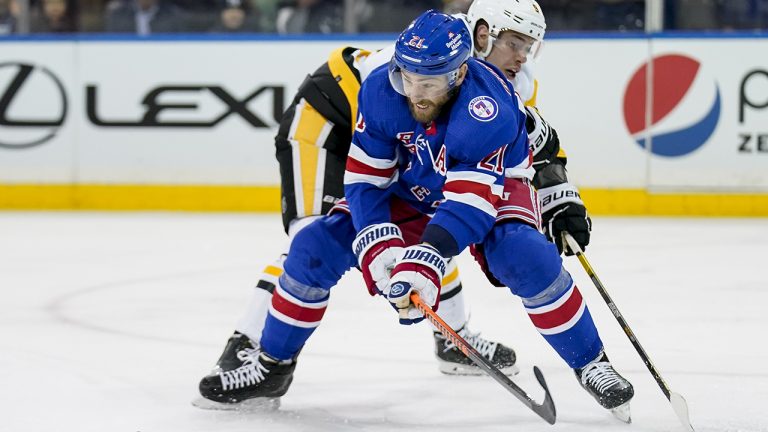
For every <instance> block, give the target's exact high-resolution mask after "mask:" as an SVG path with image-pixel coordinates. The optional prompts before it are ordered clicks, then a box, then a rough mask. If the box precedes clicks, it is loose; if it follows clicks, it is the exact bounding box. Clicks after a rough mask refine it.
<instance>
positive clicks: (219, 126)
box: [0, 37, 768, 215]
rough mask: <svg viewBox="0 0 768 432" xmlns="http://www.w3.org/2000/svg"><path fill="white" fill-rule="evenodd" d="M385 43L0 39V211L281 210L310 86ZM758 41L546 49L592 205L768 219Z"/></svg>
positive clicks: (564, 44)
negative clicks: (338, 64) (341, 53)
mask: <svg viewBox="0 0 768 432" xmlns="http://www.w3.org/2000/svg"><path fill="white" fill-rule="evenodd" d="M386 44H387V41H386V40H384V39H381V40H371V39H367V40H357V41H355V40H340V39H336V40H317V39H313V40H301V39H291V40H275V39H263V38H262V39H256V40H249V39H240V40H234V41H227V40H222V39H220V38H219V39H204V38H200V37H196V38H194V39H192V40H184V39H177V40H167V39H166V40H164V39H160V40H151V39H150V40H128V39H120V38H118V39H115V40H107V39H96V40H41V41H30V40H15V41H14V40H5V41H2V42H0V46H1V47H2V50H0V92H2V93H0V208H3V207H4V208H50V207H54V208H139V209H142V208H149V209H151V208H169V209H214V210H216V209H220V210H278V209H279V202H278V199H279V198H278V190H277V185H278V182H279V180H278V175H279V174H278V168H277V163H276V161H275V158H274V144H273V142H274V141H273V140H274V138H273V137H274V134H275V132H276V129H277V124H278V122H279V119H280V116H281V114H282V112H283V110H284V109H285V108H286V107H287V106H288V105H289V104H290V102H291V100H292V98H293V94H294V92H295V91H296V89H297V88H298V85H299V84H300V83H301V81H302V80H303V79H304V77H305V76H306V75H307V74H308V73H311V72H312V71H314V70H315V69H316V68H317V67H318V66H319V65H320V64H321V63H322V62H323V61H325V60H326V59H327V56H328V54H329V53H330V52H331V51H332V50H333V49H335V48H337V47H339V46H343V45H353V46H359V47H362V48H367V49H376V48H379V47H383V46H385V45H386ZM767 56H768V39H765V38H704V39H696V38H668V37H659V38H622V39H583V38H579V39H572V38H563V39H557V38H554V39H551V40H549V41H548V42H547V45H546V48H545V51H544V52H543V55H542V56H541V58H540V59H539V61H538V64H537V65H536V74H537V77H538V79H539V83H540V87H539V96H538V101H539V106H540V108H541V111H542V113H543V114H544V117H545V118H547V119H548V120H549V121H550V122H551V123H552V125H553V126H554V127H555V128H556V129H557V131H558V133H559V136H560V139H561V143H562V145H563V147H564V149H565V150H566V152H567V154H568V156H569V164H568V168H569V172H570V176H571V178H572V180H573V182H574V183H576V184H577V185H578V186H579V187H580V188H581V190H582V192H583V194H584V197H585V199H586V200H587V201H588V204H589V206H590V208H591V209H592V210H593V212H594V213H596V214H599V213H613V214H649V213H650V214H685V213H691V214H743V215H755V214H763V215H765V214H768V204H766V203H767V202H768V200H766V196H767V195H768V169H766V168H768V127H766V126H765V125H766V124H768V64H765V62H764V61H763V60H764V59H765V58H766V57H767Z"/></svg>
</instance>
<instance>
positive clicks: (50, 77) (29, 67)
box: [0, 62, 67, 149]
mask: <svg viewBox="0 0 768 432" xmlns="http://www.w3.org/2000/svg"><path fill="white" fill-rule="evenodd" d="M66 117H67V94H66V92H65V91H64V85H63V84H62V83H61V80H59V78H58V77H56V75H54V74H53V73H52V72H51V71H50V70H48V69H47V68H45V67H43V66H38V65H34V64H28V63H13V62H9V63H0V148H10V149H23V148H29V147H34V146H37V145H40V144H43V143H45V142H46V141H48V140H50V139H51V138H53V137H54V136H56V132H58V130H59V128H60V127H61V125H62V124H63V123H64V119H66Z"/></svg>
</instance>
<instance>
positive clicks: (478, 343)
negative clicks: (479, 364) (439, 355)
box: [443, 329, 499, 360]
mask: <svg viewBox="0 0 768 432" xmlns="http://www.w3.org/2000/svg"><path fill="white" fill-rule="evenodd" d="M459 336H461V337H463V338H464V340H465V341H467V342H468V343H469V344H470V345H472V346H473V347H474V348H475V349H476V350H477V352H479V353H480V355H482V356H483V357H485V358H487V359H488V360H493V355H494V354H496V347H497V346H498V345H499V343H498V342H493V341H489V340H488V339H484V338H482V337H480V333H479V332H478V333H471V332H470V331H469V330H467V329H463V330H461V331H460V332H459ZM454 348H456V345H455V344H454V343H453V342H451V340H450V339H446V340H445V348H444V349H443V351H444V352H448V351H450V350H452V349H454Z"/></svg>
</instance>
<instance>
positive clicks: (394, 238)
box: [352, 223, 405, 295]
mask: <svg viewBox="0 0 768 432" xmlns="http://www.w3.org/2000/svg"><path fill="white" fill-rule="evenodd" d="M403 247H405V243H404V242H403V235H402V233H401V232H400V228H398V227H397V225H395V224H393V223H380V224H373V225H369V226H367V227H365V228H363V229H362V230H361V231H360V232H359V233H358V234H357V237H355V241H354V242H352V250H354V251H355V255H356V256H357V262H358V264H359V265H360V270H361V271H362V272H363V279H364V280H365V285H366V287H367V288H368V292H369V293H371V295H376V294H383V292H384V290H385V289H386V288H387V287H388V286H389V274H390V272H391V271H392V268H393V267H394V266H395V260H396V259H397V256H398V255H399V254H400V252H401V251H402V250H403Z"/></svg>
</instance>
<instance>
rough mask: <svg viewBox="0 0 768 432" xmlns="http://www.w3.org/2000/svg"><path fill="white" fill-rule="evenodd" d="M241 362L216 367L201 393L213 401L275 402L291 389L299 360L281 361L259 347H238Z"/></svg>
mask: <svg viewBox="0 0 768 432" xmlns="http://www.w3.org/2000/svg"><path fill="white" fill-rule="evenodd" d="M236 356H237V359H238V362H237V366H236V367H234V368H232V369H228V370H227V369H223V368H222V369H220V370H214V371H213V372H212V373H211V374H209V375H207V376H205V377H203V379H202V380H201V381H200V387H199V388H200V395H201V396H203V397H204V398H205V399H208V400H210V401H214V402H219V403H224V404H239V403H242V402H243V401H246V400H251V399H255V398H258V399H259V400H257V401H250V402H249V403H248V404H246V405H254V404H255V405H259V404H258V402H262V405H264V406H265V407H269V406H273V405H274V404H275V402H271V401H269V399H276V398H279V397H280V396H282V395H284V394H285V393H286V392H287V391H288V387H290V385H291V382H292V381H293V371H294V369H295V368H296V361H295V360H291V361H285V362H280V361H277V360H275V359H273V358H271V357H270V356H268V355H267V354H265V353H263V352H261V351H259V350H258V349H256V348H245V349H243V350H241V351H238V352H237V354H236Z"/></svg>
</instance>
